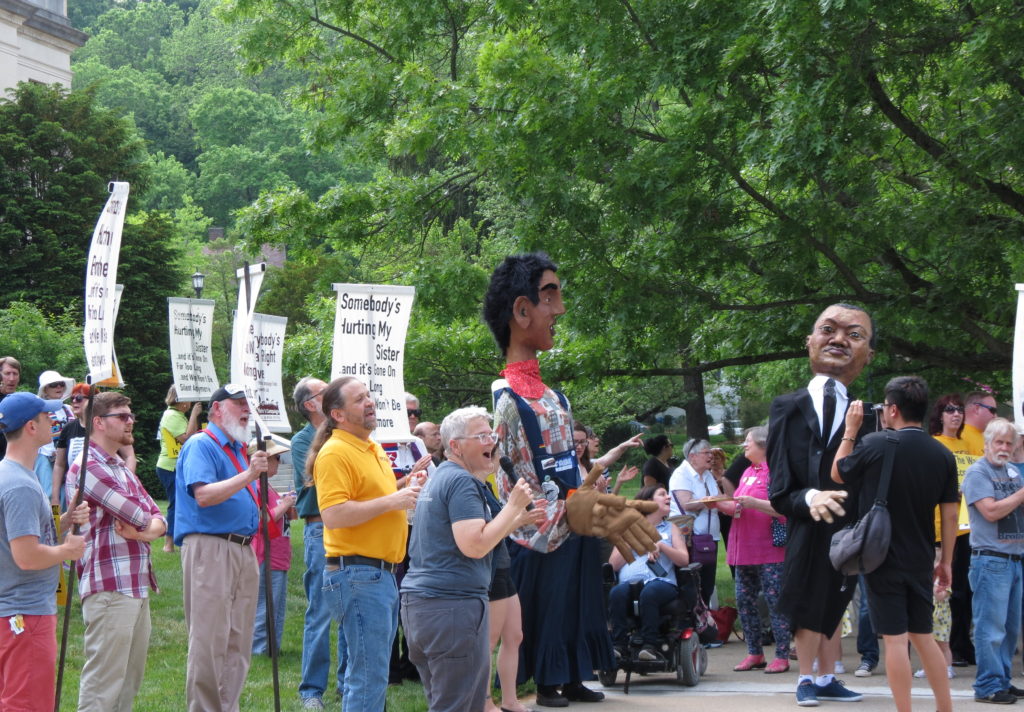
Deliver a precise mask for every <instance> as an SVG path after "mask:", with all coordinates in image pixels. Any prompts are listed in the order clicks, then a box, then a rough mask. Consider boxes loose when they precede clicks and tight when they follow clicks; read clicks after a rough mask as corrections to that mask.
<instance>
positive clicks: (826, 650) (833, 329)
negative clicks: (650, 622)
mask: <svg viewBox="0 0 1024 712" xmlns="http://www.w3.org/2000/svg"><path fill="white" fill-rule="evenodd" d="M874 342H875V334H874V325H873V324H872V322H871V317H870V316H869V315H868V314H867V312H865V311H863V310H862V309H860V308H859V307H854V306H851V305H845V304H835V305H832V306H830V307H828V308H827V309H825V311H823V312H822V313H821V315H820V316H819V317H818V319H817V321H816V322H815V323H814V329H813V331H812V332H811V333H810V334H809V335H808V336H807V351H808V355H809V357H810V362H811V370H812V371H813V373H814V374H815V377H814V378H813V379H812V381H811V383H810V384H808V387H807V388H801V389H800V390H798V391H795V392H793V393H789V394H786V395H783V396H779V397H778V398H776V399H775V400H774V401H773V402H772V406H771V414H770V417H769V421H768V426H769V434H768V464H769V467H770V472H771V486H770V489H769V498H770V500H771V503H772V507H774V508H775V510H776V511H778V512H779V513H781V514H784V515H786V517H787V518H788V520H789V532H790V533H789V543H788V545H787V547H786V561H785V565H784V573H783V586H782V595H781V596H780V600H779V605H780V608H781V609H782V611H783V612H784V613H785V614H786V615H788V616H789V617H790V622H791V624H792V627H793V633H794V640H795V642H796V649H797V656H798V658H799V662H800V673H801V675H802V676H807V675H811V665H812V664H813V661H814V659H815V658H818V664H819V670H821V672H823V673H826V674H828V673H831V672H832V668H833V666H834V664H835V659H836V650H835V648H836V646H834V645H833V646H829V645H827V644H826V643H827V639H828V637H829V636H831V635H832V634H833V632H834V631H835V629H836V626H837V625H838V624H839V622H840V620H841V619H842V615H843V610H844V609H845V608H846V606H847V604H849V602H850V598H851V597H852V595H853V588H854V586H855V585H856V580H851V581H849V582H846V583H847V585H846V587H845V590H844V587H843V585H844V582H845V579H844V577H843V576H841V575H840V574H838V573H837V572H836V571H835V570H834V569H833V568H832V565H831V563H830V562H829V558H828V549H829V542H830V540H831V537H832V534H833V532H835V531H836V530H838V529H839V528H840V527H841V526H843V525H844V524H846V523H847V522H848V521H849V520H850V519H852V517H853V515H854V514H855V513H854V512H850V513H847V512H845V511H844V509H843V506H842V505H843V502H844V501H846V500H847V499H849V500H850V501H851V502H856V497H855V495H854V494H851V493H848V492H847V491H845V490H836V489H835V485H834V484H833V483H832V481H831V479H830V477H829V475H830V472H831V469H832V460H833V458H834V457H835V453H836V450H838V448H839V443H840V442H841V440H842V437H843V419H844V416H845V411H846V406H847V404H848V403H849V400H850V398H849V397H848V394H847V393H846V387H847V386H849V385H850V384H851V383H853V381H854V380H856V378H857V377H858V376H859V375H860V372H861V371H862V370H863V369H864V366H866V365H867V364H868V363H869V362H870V361H871V359H872V357H873V356H874ZM831 392H834V393H835V396H834V400H835V401H836V405H835V409H834V413H833V414H832V417H831V421H832V422H831V423H830V424H829V427H828V428H823V426H822V421H823V419H824V418H825V415H824V413H825V412H826V411H827V410H828V409H829V407H828V406H827V405H826V404H825V401H826V400H828V399H829V396H830V393H831ZM869 420H870V422H868V421H869ZM874 425H875V424H874V419H873V417H869V418H866V419H865V423H864V426H862V429H861V434H862V435H863V434H864V433H865V432H870V431H872V430H874Z"/></svg>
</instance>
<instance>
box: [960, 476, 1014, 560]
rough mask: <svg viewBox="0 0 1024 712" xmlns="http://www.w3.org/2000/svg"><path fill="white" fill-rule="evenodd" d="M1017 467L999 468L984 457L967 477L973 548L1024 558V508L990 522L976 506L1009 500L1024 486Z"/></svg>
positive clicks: (965, 482) (964, 491)
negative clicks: (982, 502)
mask: <svg viewBox="0 0 1024 712" xmlns="http://www.w3.org/2000/svg"><path fill="white" fill-rule="evenodd" d="M1022 480H1024V477H1021V474H1020V473H1019V472H1018V471H1017V468H1016V467H1013V466H1008V465H1003V466H1001V467H997V466H996V465H993V464H992V463H991V462H989V461H988V459H987V458H986V457H984V456H982V457H979V458H978V459H977V460H975V462H974V464H973V465H971V466H970V467H969V468H967V473H966V474H965V475H964V484H963V488H962V489H963V493H964V501H965V502H966V503H967V505H968V507H967V514H968V516H969V517H970V520H971V548H972V549H991V550H993V551H999V552H1002V553H1005V554H1024V507H1017V508H1016V509H1015V510H1013V511H1012V512H1010V513H1009V514H1007V515H1006V516H1005V517H1003V518H1002V519H1000V520H998V521H995V522H990V521H989V520H987V519H985V517H983V516H982V514H981V512H979V511H978V508H977V507H975V506H974V503H975V502H977V501H978V500H979V499H985V498H986V497H992V498H993V499H995V500H1000V499H1005V498H1006V497H1009V496H1010V495H1011V494H1013V493H1014V492H1016V491H1017V490H1019V489H1020V488H1021V486H1022V485H1024V482H1022Z"/></svg>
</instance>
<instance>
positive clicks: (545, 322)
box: [512, 270, 565, 351]
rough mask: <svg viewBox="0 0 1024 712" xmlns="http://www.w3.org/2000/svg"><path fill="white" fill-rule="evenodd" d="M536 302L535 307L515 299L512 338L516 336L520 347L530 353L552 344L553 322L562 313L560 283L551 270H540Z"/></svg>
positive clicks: (553, 338)
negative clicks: (527, 349)
mask: <svg viewBox="0 0 1024 712" xmlns="http://www.w3.org/2000/svg"><path fill="white" fill-rule="evenodd" d="M538 293H539V296H540V301H538V302H537V303H536V304H534V303H533V302H531V301H530V300H529V299H527V298H526V297H520V298H519V299H517V300H516V304H515V314H513V321H514V324H515V326H516V327H518V328H513V330H512V333H513V338H515V336H516V334H517V333H518V338H519V339H521V341H522V345H523V346H526V347H528V348H529V349H531V350H533V351H549V350H550V349H551V348H552V347H554V345H555V322H556V321H557V320H558V317H560V316H561V315H562V314H565V305H564V304H563V303H562V283H561V282H560V281H559V280H558V275H556V274H555V273H554V272H552V271H551V270H544V273H543V274H541V276H540V285H539V289H538Z"/></svg>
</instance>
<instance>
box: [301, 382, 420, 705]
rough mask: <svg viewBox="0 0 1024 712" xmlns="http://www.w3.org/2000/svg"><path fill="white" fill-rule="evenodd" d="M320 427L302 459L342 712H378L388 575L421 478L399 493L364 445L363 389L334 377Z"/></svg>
mask: <svg viewBox="0 0 1024 712" xmlns="http://www.w3.org/2000/svg"><path fill="white" fill-rule="evenodd" d="M322 399H323V413H324V416H325V420H324V422H323V423H321V425H320V426H319V427H318V428H317V432H316V436H315V437H314V439H313V443H312V444H311V445H310V448H309V453H308V454H307V456H306V463H307V465H306V467H307V468H309V467H310V463H312V472H313V481H314V484H315V485H316V494H317V500H318V502H319V505H320V516H321V517H322V518H323V524H324V551H325V553H326V555H327V556H326V558H325V565H324V579H323V587H324V598H325V599H326V601H327V606H328V608H330V610H331V616H332V617H333V618H334V619H335V620H336V621H339V622H340V623H341V625H342V626H343V628H344V631H345V644H346V646H347V647H348V667H347V669H346V670H345V689H344V692H343V694H342V697H343V699H344V700H345V712H380V710H382V709H384V700H385V696H386V693H387V687H388V658H389V655H390V653H391V643H392V641H393V640H394V639H395V632H396V631H397V629H398V585H397V583H396V581H395V568H396V567H397V566H398V564H399V563H401V561H402V559H404V558H405V545H406V540H407V538H408V534H409V527H408V520H407V518H406V510H408V509H412V508H413V507H414V506H416V499H417V498H418V497H419V493H420V486H421V483H422V481H423V477H424V475H423V473H422V472H413V473H411V474H410V475H409V477H408V479H407V480H406V483H405V486H404V487H403V488H401V489H399V488H398V484H397V482H396V480H395V476H394V474H393V473H392V471H391V462H390V461H389V460H388V457H387V455H385V454H384V450H383V449H382V448H381V446H380V445H379V444H378V443H376V442H374V441H373V440H371V439H370V433H372V432H373V430H374V429H375V428H376V427H377V409H376V405H375V403H374V400H373V397H372V396H371V395H370V391H369V389H368V388H367V387H366V384H365V383H363V382H362V381H360V380H359V379H357V378H355V377H353V376H342V377H341V378H336V379H334V380H333V381H331V382H330V384H328V386H327V388H326V389H325V390H324V391H323V395H322Z"/></svg>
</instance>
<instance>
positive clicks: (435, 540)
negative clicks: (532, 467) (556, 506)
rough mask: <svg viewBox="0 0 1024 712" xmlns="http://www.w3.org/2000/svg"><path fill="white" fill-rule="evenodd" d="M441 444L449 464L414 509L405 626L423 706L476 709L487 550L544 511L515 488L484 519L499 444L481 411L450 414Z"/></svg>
mask: <svg viewBox="0 0 1024 712" xmlns="http://www.w3.org/2000/svg"><path fill="white" fill-rule="evenodd" d="M441 440H442V442H444V443H445V452H446V454H447V455H448V460H447V461H445V462H443V463H441V466H440V467H438V468H437V472H435V473H434V474H433V475H432V476H431V477H430V479H429V480H428V481H427V484H426V486H425V487H424V488H423V491H422V492H420V498H419V501H418V502H417V504H416V509H417V512H418V514H417V515H416V523H415V524H414V525H413V528H412V536H411V539H410V541H409V573H407V574H406V575H405V579H404V580H403V581H402V626H403V627H404V629H405V634H406V636H407V638H408V640H409V660H411V661H412V662H413V663H415V665H416V668H417V669H418V670H419V673H420V679H421V680H422V681H423V692H424V694H425V695H426V698H427V704H428V705H429V709H430V710H431V712H441V711H442V710H451V711H453V712H455V711H461V710H470V709H480V707H481V706H482V704H483V700H484V697H485V696H486V695H487V689H488V685H487V670H488V663H489V662H490V655H489V654H488V652H489V651H488V617H487V589H488V586H489V585H490V581H491V565H490V560H491V557H490V553H491V550H492V549H493V548H494V547H495V546H496V545H497V544H498V543H499V542H500V541H501V540H502V539H504V538H505V537H506V536H508V535H509V534H511V533H512V531H513V530H514V529H517V528H519V527H521V526H524V525H526V524H536V523H537V522H538V521H539V520H540V519H541V518H542V517H543V511H542V510H540V509H537V510H535V512H534V513H529V512H527V511H526V506H527V505H528V504H530V499H531V497H530V488H529V486H528V485H527V484H526V483H525V482H520V483H519V484H517V485H516V486H515V487H514V488H513V490H512V492H511V493H510V495H509V499H508V502H507V503H506V505H505V508H504V509H503V510H502V511H501V512H500V513H499V514H498V515H497V516H496V517H494V518H493V519H491V513H490V510H489V509H488V507H487V503H486V500H485V498H484V489H483V488H484V487H485V486H486V485H484V480H485V479H486V477H487V475H489V474H490V473H491V472H493V471H494V452H495V447H494V446H495V444H496V443H497V438H496V437H495V435H494V432H493V431H492V430H491V426H490V416H489V415H488V414H487V411H486V410H484V409H483V408H478V407H475V406H474V407H469V408H460V409H459V410H456V411H454V412H453V413H451V414H449V415H448V417H447V418H445V419H444V421H443V422H442V423H441ZM442 640H443V641H444V644H443V645H440V644H439V641H442Z"/></svg>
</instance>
